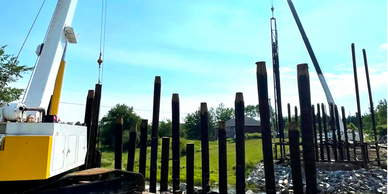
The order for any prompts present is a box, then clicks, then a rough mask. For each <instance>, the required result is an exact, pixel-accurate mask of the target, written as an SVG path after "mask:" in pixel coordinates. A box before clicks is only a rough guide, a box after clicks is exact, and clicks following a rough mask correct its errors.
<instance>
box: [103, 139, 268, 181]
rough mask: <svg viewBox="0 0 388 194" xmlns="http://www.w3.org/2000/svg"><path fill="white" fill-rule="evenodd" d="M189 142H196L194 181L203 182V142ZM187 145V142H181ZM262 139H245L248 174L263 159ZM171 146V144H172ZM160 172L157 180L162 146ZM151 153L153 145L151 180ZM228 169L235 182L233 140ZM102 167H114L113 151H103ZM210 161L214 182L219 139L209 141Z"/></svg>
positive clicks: (183, 161) (183, 178)
mask: <svg viewBox="0 0 388 194" xmlns="http://www.w3.org/2000/svg"><path fill="white" fill-rule="evenodd" d="M187 143H194V158H195V161H194V176H195V177H194V183H195V185H200V184H201V179H202V178H201V172H202V171H201V169H202V168H201V142H200V141H198V140H187ZM181 145H184V147H185V146H186V143H181ZM261 146H262V143H261V139H249V140H246V141H245V161H246V164H245V168H246V175H248V174H249V173H250V172H251V171H252V170H253V169H254V167H255V166H256V164H257V163H259V162H260V161H261V160H262V159H263V153H262V149H261ZM170 148H171V146H170ZM158 150H159V152H158V174H157V180H158V181H159V180H160V167H161V165H160V162H161V160H160V159H161V152H160V150H161V146H160V144H159V148H158ZM150 153H151V147H147V164H146V176H145V177H146V179H147V180H149V176H150V175H149V171H150V164H149V160H150ZM227 153H228V155H227V169H228V183H229V184H235V182H236V179H235V173H236V172H235V165H236V145H235V143H234V142H233V141H228V142H227ZM127 157H128V155H127V153H124V154H123V165H122V166H123V169H125V168H126V166H127ZM171 160H172V153H171V150H170V163H169V172H168V173H169V176H168V177H169V181H171V178H172V161H171ZM101 163H102V167H105V168H113V167H114V153H113V152H112V151H104V152H103V153H102V162H101ZM180 163H181V166H180V178H181V181H182V182H185V181H186V156H181V158H180ZM209 163H210V181H211V183H212V184H214V183H216V182H218V143H217V141H211V142H209ZM134 171H135V172H138V171H139V149H136V153H135V168H134Z"/></svg>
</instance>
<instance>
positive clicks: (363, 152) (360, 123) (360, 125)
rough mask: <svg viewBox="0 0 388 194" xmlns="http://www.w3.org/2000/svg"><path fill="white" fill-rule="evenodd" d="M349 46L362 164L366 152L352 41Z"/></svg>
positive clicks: (364, 160)
mask: <svg viewBox="0 0 388 194" xmlns="http://www.w3.org/2000/svg"><path fill="white" fill-rule="evenodd" d="M351 48H352V61H353V73H354V86H355V88H356V101H357V112H358V115H357V120H358V129H359V133H360V143H361V154H362V160H363V162H364V164H366V153H365V147H364V133H363V131H362V119H361V105H360V93H359V91H358V79H357V65H356V53H355V48H354V43H352V45H351Z"/></svg>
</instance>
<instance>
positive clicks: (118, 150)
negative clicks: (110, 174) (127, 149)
mask: <svg viewBox="0 0 388 194" xmlns="http://www.w3.org/2000/svg"><path fill="white" fill-rule="evenodd" d="M122 160H123V117H122V116H120V115H117V116H116V124H115V169H119V170H121V166H122V163H123V161H122Z"/></svg>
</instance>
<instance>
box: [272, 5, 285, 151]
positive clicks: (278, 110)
mask: <svg viewBox="0 0 388 194" xmlns="http://www.w3.org/2000/svg"><path fill="white" fill-rule="evenodd" d="M271 10H272V18H271V19H270V22H271V43H272V66H273V74H274V79H273V82H274V84H273V85H274V92H275V96H274V98H275V114H276V115H277V127H278V132H279V140H280V143H281V144H280V155H281V158H283V154H284V153H285V145H284V144H282V143H283V142H284V123H283V113H282V97H281V89H280V71H279V52H278V32H277V27H276V18H275V17H273V11H274V8H273V7H272V8H271Z"/></svg>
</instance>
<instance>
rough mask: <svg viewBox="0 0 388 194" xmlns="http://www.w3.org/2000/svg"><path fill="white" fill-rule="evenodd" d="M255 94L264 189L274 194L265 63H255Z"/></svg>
mask: <svg viewBox="0 0 388 194" xmlns="http://www.w3.org/2000/svg"><path fill="white" fill-rule="evenodd" d="M256 65H257V66H256V79H257V92H258V97H259V108H260V121H261V128H262V132H261V133H262V145H263V153H264V154H263V157H264V175H265V188H266V192H267V193H276V187H275V172H274V164H273V155H272V142H271V130H270V129H271V123H270V121H269V105H268V81H267V70H266V67H265V62H263V61H260V62H256Z"/></svg>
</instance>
